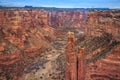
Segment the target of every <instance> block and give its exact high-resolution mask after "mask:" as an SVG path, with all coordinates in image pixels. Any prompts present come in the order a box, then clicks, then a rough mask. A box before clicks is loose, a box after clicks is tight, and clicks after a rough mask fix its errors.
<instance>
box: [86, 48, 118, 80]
mask: <svg viewBox="0 0 120 80" xmlns="http://www.w3.org/2000/svg"><path fill="white" fill-rule="evenodd" d="M119 48H120V46H117V47H116V48H115V49H114V50H113V51H112V52H110V53H109V54H108V55H107V56H105V58H103V59H100V60H98V61H97V62H95V63H90V64H89V65H88V66H87V69H86V70H87V74H86V79H85V80H97V79H99V80H119V79H120V75H119V74H120V54H119V53H120V50H119Z"/></svg>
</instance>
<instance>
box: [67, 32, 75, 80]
mask: <svg viewBox="0 0 120 80" xmlns="http://www.w3.org/2000/svg"><path fill="white" fill-rule="evenodd" d="M74 43H75V37H74V33H73V32H68V41H67V46H66V74H65V75H66V76H65V80H77V56H76V52H75V44H74Z"/></svg>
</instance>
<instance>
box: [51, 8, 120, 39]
mask: <svg viewBox="0 0 120 80" xmlns="http://www.w3.org/2000/svg"><path fill="white" fill-rule="evenodd" d="M49 22H50V25H51V26H53V27H57V28H79V29H80V31H79V33H82V34H85V35H86V37H87V38H88V37H91V36H94V37H95V36H100V35H101V34H102V33H103V32H108V33H110V34H112V35H114V37H115V38H116V39H120V36H119V34H120V27H119V26H120V24H119V22H120V11H119V10H108V11H51V12H49Z"/></svg>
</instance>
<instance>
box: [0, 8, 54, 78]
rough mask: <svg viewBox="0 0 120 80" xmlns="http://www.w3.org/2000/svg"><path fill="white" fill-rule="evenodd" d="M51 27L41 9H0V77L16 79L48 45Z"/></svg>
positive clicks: (51, 32)
mask: <svg viewBox="0 0 120 80" xmlns="http://www.w3.org/2000/svg"><path fill="white" fill-rule="evenodd" d="M54 31H55V30H54V29H53V28H50V27H49V25H48V17H47V13H46V11H44V10H30V9H28V10H26V9H5V10H0V61H1V62H0V74H1V76H2V77H0V79H2V80H5V79H7V80H9V79H12V80H18V78H19V77H20V76H21V75H23V72H24V68H25V67H26V66H27V65H28V64H31V62H32V61H35V59H36V58H37V56H38V55H40V53H41V51H44V50H45V49H52V46H51V45H50V44H49V43H50V42H51V41H53V40H54V39H55V36H54ZM21 65H22V66H21Z"/></svg>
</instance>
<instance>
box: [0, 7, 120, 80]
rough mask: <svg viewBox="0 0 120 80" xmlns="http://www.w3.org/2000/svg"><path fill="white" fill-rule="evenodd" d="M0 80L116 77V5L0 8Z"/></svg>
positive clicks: (119, 25)
mask: <svg viewBox="0 0 120 80" xmlns="http://www.w3.org/2000/svg"><path fill="white" fill-rule="evenodd" d="M0 80H120V10H70V11H69V10H68V11H67V10H44V9H27V8H21V9H20V8H11V9H0Z"/></svg>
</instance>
